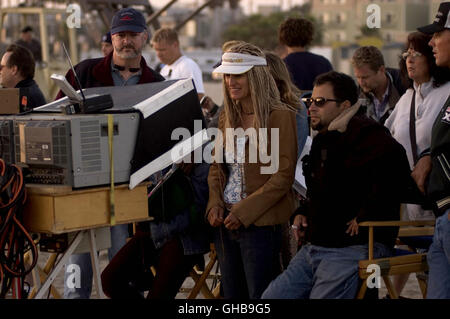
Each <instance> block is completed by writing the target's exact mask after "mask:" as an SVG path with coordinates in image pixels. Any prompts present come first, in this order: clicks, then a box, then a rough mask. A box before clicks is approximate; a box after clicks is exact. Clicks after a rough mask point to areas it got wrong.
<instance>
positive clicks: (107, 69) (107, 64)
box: [57, 8, 164, 299]
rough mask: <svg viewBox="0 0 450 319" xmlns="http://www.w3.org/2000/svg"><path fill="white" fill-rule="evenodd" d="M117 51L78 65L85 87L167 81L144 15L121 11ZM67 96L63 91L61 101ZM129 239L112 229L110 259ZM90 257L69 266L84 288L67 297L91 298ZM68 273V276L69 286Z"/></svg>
mask: <svg viewBox="0 0 450 319" xmlns="http://www.w3.org/2000/svg"><path fill="white" fill-rule="evenodd" d="M110 32H111V42H112V45H113V51H112V52H111V53H109V54H108V55H106V56H105V57H103V58H97V59H87V60H84V61H81V62H80V63H78V64H77V65H75V72H76V73H77V76H78V78H79V79H80V83H81V86H82V87H83V88H91V87H101V86H128V85H134V84H142V83H150V82H159V81H164V78H163V77H162V76H161V75H160V74H159V73H157V72H155V71H154V70H152V69H151V68H150V67H148V66H147V64H146V62H145V59H144V58H143V57H142V49H143V47H144V46H145V44H146V43H147V38H148V34H147V27H146V24H145V19H144V16H143V15H142V14H141V13H140V12H139V11H137V10H135V9H133V8H125V9H122V10H120V11H118V12H117V13H116V14H115V15H114V17H113V19H112V22H111V31H110ZM66 78H67V80H68V81H69V83H70V84H71V85H72V86H73V87H74V88H75V89H79V87H78V84H77V83H76V81H75V77H74V75H73V72H72V70H69V71H68V72H67V74H66ZM63 96H64V93H62V91H60V92H59V93H58V95H57V99H59V98H61V97H63ZM127 237H128V225H117V226H114V227H111V248H110V250H109V259H112V257H113V256H114V255H115V254H116V253H117V252H118V251H119V250H120V248H121V247H122V246H123V245H124V244H125V243H126V238H127ZM90 262H91V261H90V256H89V254H88V253H86V254H75V255H72V256H71V257H70V259H69V264H76V265H79V266H80V268H81V287H75V288H68V287H67V286H66V285H65V287H64V298H70V299H78V298H82V299H89V297H90V295H91V288H92V267H91V266H90ZM68 275H70V274H68V273H66V278H65V280H64V281H65V283H66V282H67V278H68Z"/></svg>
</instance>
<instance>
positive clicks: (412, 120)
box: [409, 90, 419, 165]
mask: <svg viewBox="0 0 450 319" xmlns="http://www.w3.org/2000/svg"><path fill="white" fill-rule="evenodd" d="M409 138H410V139H411V149H412V155H413V160H414V165H416V163H417V161H418V159H419V158H418V157H419V156H418V155H417V142H416V91H415V90H414V93H413V96H412V100H411V108H410V111H409Z"/></svg>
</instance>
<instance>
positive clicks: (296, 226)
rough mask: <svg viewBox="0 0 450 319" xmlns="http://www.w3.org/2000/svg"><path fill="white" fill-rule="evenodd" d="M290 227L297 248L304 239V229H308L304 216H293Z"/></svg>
mask: <svg viewBox="0 0 450 319" xmlns="http://www.w3.org/2000/svg"><path fill="white" fill-rule="evenodd" d="M291 227H292V230H293V232H294V236H295V240H296V241H297V243H298V245H299V246H300V245H302V244H303V241H304V239H305V228H306V227H308V222H307V219H306V216H304V215H297V216H295V218H294V223H293V224H292V226H291Z"/></svg>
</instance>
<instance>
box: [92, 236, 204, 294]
mask: <svg viewBox="0 0 450 319" xmlns="http://www.w3.org/2000/svg"><path fill="white" fill-rule="evenodd" d="M199 258H203V255H184V252H183V246H182V244H181V242H180V240H179V239H178V238H173V239H171V240H169V241H168V242H167V243H166V244H165V245H164V246H163V247H161V248H160V249H157V248H156V247H155V246H154V244H153V241H152V239H151V237H150V233H148V232H142V231H138V232H136V234H135V235H134V236H133V237H132V238H131V239H130V241H129V242H128V243H127V244H126V245H125V246H123V247H122V249H121V250H119V252H118V253H117V254H116V255H115V256H114V258H113V259H112V260H111V262H110V263H109V265H108V266H107V267H106V268H105V270H104V271H103V272H102V275H101V278H102V287H103V291H104V293H105V294H106V295H107V296H108V297H110V298H113V299H114V298H120V299H142V298H143V295H142V291H145V290H148V289H150V291H149V293H148V295H147V298H148V299H173V298H175V296H176V294H177V293H178V291H179V289H180V287H181V285H182V284H183V282H184V280H185V279H186V277H187V275H188V274H189V271H190V270H191V269H192V267H193V266H194V265H195V264H196V263H197V262H198V261H199ZM151 266H154V267H155V268H156V276H153V274H152V272H151V269H150V267H151Z"/></svg>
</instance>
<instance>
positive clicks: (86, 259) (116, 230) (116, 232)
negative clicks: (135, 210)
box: [64, 224, 129, 299]
mask: <svg viewBox="0 0 450 319" xmlns="http://www.w3.org/2000/svg"><path fill="white" fill-rule="evenodd" d="M128 237H129V235H128V225H127V224H123V225H117V226H113V227H111V248H109V249H108V258H109V260H111V259H112V257H113V256H114V255H115V254H116V253H117V252H118V251H119V250H120V248H122V246H123V245H125V243H126V239H127V238H128ZM67 264H68V265H70V264H76V265H78V266H79V267H80V271H81V283H80V288H69V287H67V285H66V282H67V279H68V277H69V275H70V273H68V272H65V273H64V299H89V298H90V297H91V291H92V263H91V255H90V253H83V254H74V255H72V256H70V258H69V261H68V262H67Z"/></svg>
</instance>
